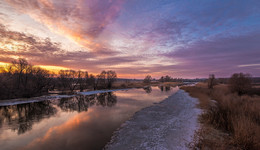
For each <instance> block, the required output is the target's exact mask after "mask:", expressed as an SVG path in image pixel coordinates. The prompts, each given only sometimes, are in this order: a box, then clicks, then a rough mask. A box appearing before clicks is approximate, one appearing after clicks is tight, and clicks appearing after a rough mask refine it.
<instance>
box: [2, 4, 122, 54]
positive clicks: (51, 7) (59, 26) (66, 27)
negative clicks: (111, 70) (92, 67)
mask: <svg viewBox="0 0 260 150" xmlns="http://www.w3.org/2000/svg"><path fill="white" fill-rule="evenodd" d="M6 1H7V2H8V3H9V4H10V5H12V6H13V7H14V8H16V9H17V10H18V11H21V12H22V13H25V14H27V15H29V16H30V17H31V18H33V19H34V20H36V21H38V22H41V23H43V24H44V25H46V26H47V27H48V28H49V29H50V30H51V31H52V32H55V33H58V34H61V35H65V36H66V37H68V38H69V39H72V40H73V41H75V42H76V43H77V44H79V45H81V46H83V47H85V48H87V49H88V50H90V51H98V50H99V49H100V47H99V46H97V45H103V46H101V48H103V47H107V46H105V45H104V44H102V42H101V41H97V38H98V36H99V35H100V34H101V33H102V32H103V30H104V29H105V28H106V26H107V25H108V24H110V23H111V22H113V21H114V20H115V19H116V18H117V16H118V15H119V12H120V9H121V6H122V4H123V0H110V1H103V0H98V1H92V0H78V1H76V2H75V1H72V0H69V1H66V2H64V1H61V2H57V1H55V2H54V1H53V0H36V1H30V2H28V1H25V0H21V1H14V0H6ZM64 3H65V4H64Z"/></svg>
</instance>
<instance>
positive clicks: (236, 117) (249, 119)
mask: <svg viewBox="0 0 260 150" xmlns="http://www.w3.org/2000/svg"><path fill="white" fill-rule="evenodd" d="M182 89H184V90H185V91H187V92H189V93H190V95H191V96H193V97H196V98H198V99H199V100H200V104H199V106H200V107H201V108H202V109H204V113H203V114H202V115H201V117H200V119H201V122H202V123H203V128H202V129H201V130H200V131H198V133H197V137H196V138H197V139H196V138H195V143H196V144H194V148H199V149H205V148H206V147H207V148H209V149H243V150H244V149H250V150H251V149H252V150H259V149H260V97H259V96H256V95H253V96H248V95H243V96H239V95H237V94H235V93H231V91H229V89H228V87H227V85H218V86H216V87H214V89H208V88H207V86H206V85H204V84H198V85H196V86H185V87H182ZM216 130H217V131H219V132H218V134H213V135H211V133H212V132H216V133H217V131H216ZM210 135H211V136H210ZM213 143H217V144H213Z"/></svg>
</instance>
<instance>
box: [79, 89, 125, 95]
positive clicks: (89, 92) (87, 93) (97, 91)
mask: <svg viewBox="0 0 260 150" xmlns="http://www.w3.org/2000/svg"><path fill="white" fill-rule="evenodd" d="M124 90H129V89H114V90H96V91H87V92H78V94H80V95H92V94H99V93H107V92H115V91H124Z"/></svg>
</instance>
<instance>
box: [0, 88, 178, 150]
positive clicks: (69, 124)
mask: <svg viewBox="0 0 260 150" xmlns="http://www.w3.org/2000/svg"><path fill="white" fill-rule="evenodd" d="M177 91H178V87H175V88H173V87H151V88H145V89H129V90H120V91H114V92H106V93H99V94H92V95H77V96H73V97H64V98H60V99H52V100H44V101H36V102H29V103H25V102H24V103H22V104H15V105H8V106H0V149H4V150H14V149H33V150H40V149H42V150H57V149H63V150H66V149H75V150H76V149H84V150H86V149H91V150H95V149H102V148H103V147H104V146H105V145H106V143H108V142H109V141H110V140H111V137H112V135H113V132H114V131H116V130H117V129H118V128H119V127H120V126H121V125H122V124H123V123H124V122H126V121H127V120H129V119H130V118H131V117H132V116H133V115H134V114H135V113H136V112H138V111H139V110H141V109H143V108H146V107H148V106H152V105H154V104H156V103H159V102H160V101H162V100H164V99H166V98H167V97H169V96H171V95H173V94H174V93H176V92H177Z"/></svg>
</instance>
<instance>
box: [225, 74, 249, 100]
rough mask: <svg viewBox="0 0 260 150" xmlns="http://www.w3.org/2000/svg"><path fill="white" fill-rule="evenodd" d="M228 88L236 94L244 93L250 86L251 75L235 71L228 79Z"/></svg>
mask: <svg viewBox="0 0 260 150" xmlns="http://www.w3.org/2000/svg"><path fill="white" fill-rule="evenodd" d="M229 88H230V90H231V91H232V92H236V93H238V95H243V94H246V93H247V92H248V91H249V90H250V89H251V88H252V84H251V75H250V74H243V73H235V74H233V75H232V76H231V78H230V79H229Z"/></svg>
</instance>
